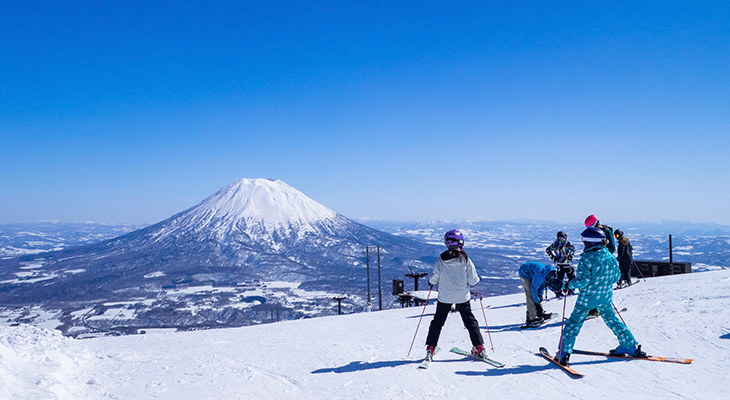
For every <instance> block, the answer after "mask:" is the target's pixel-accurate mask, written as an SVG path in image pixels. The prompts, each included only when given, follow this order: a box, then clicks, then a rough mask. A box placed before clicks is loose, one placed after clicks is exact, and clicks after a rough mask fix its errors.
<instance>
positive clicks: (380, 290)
mask: <svg viewBox="0 0 730 400" xmlns="http://www.w3.org/2000/svg"><path fill="white" fill-rule="evenodd" d="M378 306H379V308H380V311H383V288H382V287H381V285H380V246H378Z"/></svg>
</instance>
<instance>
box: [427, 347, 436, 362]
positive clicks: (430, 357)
mask: <svg viewBox="0 0 730 400" xmlns="http://www.w3.org/2000/svg"><path fill="white" fill-rule="evenodd" d="M434 351H436V348H435V347H434V346H426V359H428V360H429V361H431V360H433V353H434Z"/></svg>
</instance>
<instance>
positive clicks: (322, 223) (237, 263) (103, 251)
mask: <svg viewBox="0 0 730 400" xmlns="http://www.w3.org/2000/svg"><path fill="white" fill-rule="evenodd" d="M376 245H379V246H381V249H382V252H381V253H382V254H381V256H382V258H381V264H382V271H381V272H382V279H383V280H384V282H385V284H386V287H387V286H389V280H390V279H393V278H402V275H403V274H404V273H406V272H408V269H407V268H406V266H405V265H409V266H414V267H416V268H419V267H420V268H423V269H430V265H431V263H432V262H433V261H434V260H435V257H437V256H438V254H439V253H440V252H441V251H442V250H443V248H442V246H434V245H429V244H426V243H423V242H420V241H417V240H414V239H409V238H401V237H397V236H393V235H390V234H387V233H384V232H380V231H377V230H375V229H372V228H368V227H365V226H363V225H361V224H359V223H357V222H355V221H352V220H350V219H348V218H346V217H344V216H342V215H340V214H338V213H336V212H334V211H332V210H330V209H328V208H326V207H325V206H323V205H321V204H319V203H317V202H315V201H314V200H312V199H310V198H309V197H307V196H305V195H304V194H303V193H301V192H299V191H297V190H296V189H294V188H292V187H291V186H289V185H287V184H285V183H284V182H281V181H271V180H266V179H241V180H238V181H236V182H234V183H232V184H231V185H229V186H227V187H225V188H223V189H221V190H220V191H218V192H217V193H215V194H213V195H212V196H210V197H209V198H207V199H205V200H203V201H202V202H200V203H199V204H197V205H196V206H194V207H191V208H190V209H188V210H185V211H183V212H181V213H179V214H176V215H174V216H172V217H170V218H168V219H167V220H164V221H162V222H159V223H157V224H155V225H152V226H149V227H147V228H144V229H141V230H138V231H135V232H131V233H129V234H126V235H124V236H120V237H118V238H114V239H111V240H107V241H104V242H100V243H97V244H93V245H89V246H83V247H77V248H71V249H67V250H63V251H57V252H51V253H44V254H39V255H33V256H25V257H21V258H19V259H14V260H1V261H0V304H3V305H6V306H7V305H10V306H15V307H25V306H28V305H33V304H43V305H44V307H46V308H55V309H61V310H64V311H65V312H66V315H67V316H68V315H70V312H71V311H73V310H79V309H84V308H88V307H92V308H94V311H93V312H91V313H89V314H88V317H95V316H98V315H102V314H107V313H108V311H109V310H108V308H109V306H107V305H105V304H107V303H110V302H117V303H118V302H127V303H129V302H132V303H133V305H130V306H129V308H125V309H123V310H120V313H121V314H124V316H123V317H119V318H117V319H118V321H116V322H108V321H107V322H105V323H104V324H102V323H101V322H96V324H97V325H94V327H95V328H97V329H109V328H110V327H113V326H120V327H149V326H177V327H201V326H240V325H244V324H249V323H256V322H261V321H262V320H264V319H267V318H269V314H270V313H271V308H272V307H274V308H276V309H277V312H278V310H281V311H282V313H283V315H282V316H281V317H282V318H284V319H290V318H301V317H302V316H304V315H305V313H304V311H305V310H309V311H310V312H309V314H306V315H321V314H322V313H324V314H326V313H331V297H332V294H341V293H346V294H348V300H346V302H345V309H346V311H350V312H351V311H353V310H355V309H357V308H358V307H363V306H364V304H365V302H366V299H364V298H363V295H364V292H365V290H364V289H365V284H366V281H367V275H366V273H365V259H364V254H363V250H364V247H365V246H376ZM374 250H375V249H374V248H373V251H374ZM470 255H471V256H472V257H473V258H474V259H475V261H477V262H478V263H477V265H482V266H487V265H489V266H490V267H493V268H497V267H504V266H505V265H506V266H509V267H510V268H511V269H514V268H516V266H514V265H513V264H514V261H511V260H509V259H508V258H505V257H499V256H491V255H489V254H488V253H487V252H484V251H475V252H474V253H470ZM375 263H376V259H375V258H374V257H373V258H371V265H372V267H373V271H375V266H376V265H375ZM372 278H374V276H373V277H372ZM272 281H285V282H294V283H296V284H298V286H297V288H298V289H307V290H317V291H321V292H323V293H322V294H320V295H319V297H318V298H317V299H306V300H303V302H302V304H300V305H295V304H294V303H295V302H294V301H293V300H292V299H293V298H294V297H297V295H296V293H294V292H288V293H281V294H277V293H274V291H272V290H270V289H269V287H268V286H270V285H269V284H268V283H266V282H272ZM515 282H516V281H515ZM515 282H513V281H511V280H508V281H506V282H500V283H501V284H502V285H503V286H502V290H504V288H505V287H506V286H505V285H512V284H513V283H515ZM514 286H515V287H516V286H517V285H514ZM222 287H227V288H229V289H227V290H223V289H219V288H222ZM386 293H388V291H387V290H386ZM299 297H302V296H299ZM150 301H153V302H152V303H151V304H150ZM142 303H144V304H142ZM259 303H263V304H259ZM264 304H266V305H264ZM130 308H133V309H132V310H131V311H129V309H130ZM129 314H133V315H132V316H130V315H129ZM61 321H62V322H64V323H65V325H66V326H65V328H64V331H68V330H69V329H70V328H71V327H75V326H78V325H79V323H80V322H83V324H84V326H86V327H89V326H90V324H91V322H89V321H94V320H91V319H89V318H86V319H85V320H84V321H80V318H77V317H74V318H71V319H70V320H69V319H68V318H67V319H65V320H64V319H63V318H62V319H61ZM92 325H93V324H92Z"/></svg>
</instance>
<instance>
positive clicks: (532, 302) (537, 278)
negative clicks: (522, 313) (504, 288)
mask: <svg viewBox="0 0 730 400" xmlns="http://www.w3.org/2000/svg"><path fill="white" fill-rule="evenodd" d="M519 273H520V278H521V279H522V287H523V288H524V289H525V303H526V305H527V317H526V320H525V325H527V326H537V325H539V324H540V323H542V322H543V321H544V320H546V319H549V318H550V317H551V316H552V314H551V313H547V314H546V313H545V312H544V311H543V309H542V305H541V303H542V293H543V291H544V290H545V287H546V286H547V285H549V284H550V282H552V280H553V279H555V277H556V273H555V267H553V266H552V265H545V264H541V263H539V262H535V261H528V262H526V263H524V264H522V265H520V269H519Z"/></svg>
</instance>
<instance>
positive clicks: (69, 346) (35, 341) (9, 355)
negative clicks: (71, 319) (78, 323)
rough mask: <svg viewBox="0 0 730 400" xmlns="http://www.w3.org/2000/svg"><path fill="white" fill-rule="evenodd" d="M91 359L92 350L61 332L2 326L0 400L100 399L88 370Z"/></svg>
mask: <svg viewBox="0 0 730 400" xmlns="http://www.w3.org/2000/svg"><path fill="white" fill-rule="evenodd" d="M91 359H93V356H92V353H91V352H90V351H89V350H88V349H86V348H84V346H83V345H82V344H81V343H79V342H77V341H75V340H73V339H69V338H65V337H63V336H62V335H61V333H60V332H59V331H56V330H47V329H40V328H35V327H33V326H30V325H21V326H18V327H11V328H9V327H0V382H2V384H0V398H1V399H69V400H71V399H92V398H97V397H96V396H97V395H98V391H97V390H95V388H93V386H94V385H95V384H96V383H97V382H96V380H95V379H94V377H93V376H92V375H91V374H89V373H87V372H86V368H85V367H86V366H87V365H88V363H89V361H90V360H91ZM95 393H96V394H95Z"/></svg>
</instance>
